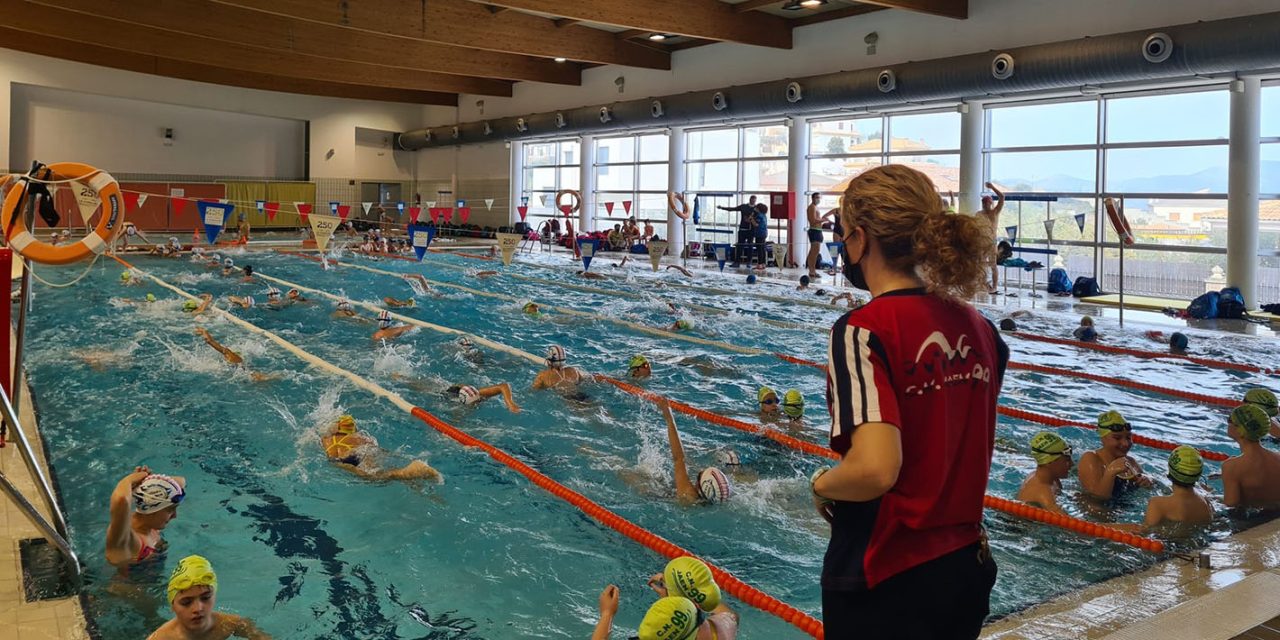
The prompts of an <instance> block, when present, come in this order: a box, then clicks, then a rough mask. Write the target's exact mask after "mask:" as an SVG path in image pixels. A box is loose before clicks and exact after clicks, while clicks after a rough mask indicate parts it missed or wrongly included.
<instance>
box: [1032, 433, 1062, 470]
mask: <svg viewBox="0 0 1280 640" xmlns="http://www.w3.org/2000/svg"><path fill="white" fill-rule="evenodd" d="M1070 455H1071V447H1070V445H1068V444H1067V441H1066V440H1063V439H1062V436H1059V435H1058V434H1056V433H1050V432H1048V431H1041V432H1040V433H1037V434H1035V435H1034V436H1031V457H1032V458H1034V459H1035V461H1036V464H1037V465H1040V466H1044V465H1046V464H1049V463H1050V462H1053V461H1054V460H1057V459H1058V458H1061V457H1062V456H1070Z"/></svg>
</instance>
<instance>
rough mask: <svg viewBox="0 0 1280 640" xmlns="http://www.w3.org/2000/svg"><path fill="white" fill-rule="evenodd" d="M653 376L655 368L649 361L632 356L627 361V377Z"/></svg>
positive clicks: (641, 357) (642, 357) (638, 356)
mask: <svg viewBox="0 0 1280 640" xmlns="http://www.w3.org/2000/svg"><path fill="white" fill-rule="evenodd" d="M652 374H653V367H651V366H650V365H649V359H648V358H646V357H644V356H640V355H636V356H631V359H630V360H628V361H627V377H628V378H648V377H649V376H650V375H652Z"/></svg>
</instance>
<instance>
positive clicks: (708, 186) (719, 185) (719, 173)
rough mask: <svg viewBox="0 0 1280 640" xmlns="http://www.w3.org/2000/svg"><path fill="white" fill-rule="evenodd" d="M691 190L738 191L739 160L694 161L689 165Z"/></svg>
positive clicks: (689, 185) (689, 186)
mask: <svg viewBox="0 0 1280 640" xmlns="http://www.w3.org/2000/svg"><path fill="white" fill-rule="evenodd" d="M687 169H688V175H687V177H686V180H685V185H686V188H687V189H688V190H689V191H693V192H697V191H737V190H738V163H737V162H693V163H689V164H688V165H687Z"/></svg>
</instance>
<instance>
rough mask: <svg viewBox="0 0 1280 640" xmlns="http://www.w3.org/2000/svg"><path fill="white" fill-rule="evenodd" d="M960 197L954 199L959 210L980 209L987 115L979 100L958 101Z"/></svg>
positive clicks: (963, 211)
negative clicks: (956, 199)
mask: <svg viewBox="0 0 1280 640" xmlns="http://www.w3.org/2000/svg"><path fill="white" fill-rule="evenodd" d="M959 110H960V199H959V202H957V203H956V207H957V209H958V210H959V211H960V212H962V213H974V212H977V211H981V210H982V188H983V184H982V146H983V143H984V142H985V141H986V135H985V132H984V131H983V128H984V126H983V125H984V124H985V123H986V118H985V117H984V114H983V109H982V103H981V102H965V103H963V104H961V105H960V107H959Z"/></svg>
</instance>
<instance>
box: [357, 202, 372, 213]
mask: <svg viewBox="0 0 1280 640" xmlns="http://www.w3.org/2000/svg"><path fill="white" fill-rule="evenodd" d="M360 206H362V207H364V214H365V215H366V216H367V215H369V210H370V209H372V208H373V203H372V202H361V203H360Z"/></svg>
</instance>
